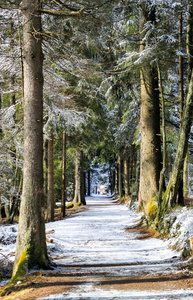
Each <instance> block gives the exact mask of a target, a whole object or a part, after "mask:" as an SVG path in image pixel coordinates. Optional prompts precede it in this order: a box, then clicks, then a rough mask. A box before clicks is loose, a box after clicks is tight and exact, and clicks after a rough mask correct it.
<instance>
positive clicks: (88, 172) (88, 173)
mask: <svg viewBox="0 0 193 300" xmlns="http://www.w3.org/2000/svg"><path fill="white" fill-rule="evenodd" d="M87 175H88V196H90V183H91V181H90V169H89V170H88V171H87Z"/></svg>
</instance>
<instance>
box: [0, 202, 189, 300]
mask: <svg viewBox="0 0 193 300" xmlns="http://www.w3.org/2000/svg"><path fill="white" fill-rule="evenodd" d="M71 213H73V214H72V215H71V216H70V217H68V218H66V219H65V220H59V219H60V218H59V214H57V213H56V219H57V220H58V221H56V222H52V223H47V224H46V231H47V242H48V252H49V255H50V257H51V259H52V260H53V261H54V262H55V263H56V264H57V268H55V269H54V270H51V271H49V270H48V271H36V272H32V273H30V274H29V275H28V276H26V278H25V280H23V281H22V282H18V283H17V285H16V286H15V287H13V288H12V292H11V293H10V294H9V295H6V296H4V297H2V299H5V300H11V299H14V300H25V299H26V300H32V299H40V298H41V299H44V300H46V299H92V300H96V299H132V300H134V299H141V300H142V299H193V276H192V271H191V269H190V267H191V264H189V263H188V264H187V263H186V262H185V261H183V260H182V258H181V253H180V252H177V251H175V250H172V249H170V248H169V241H168V240H162V239H160V238H159V237H158V236H156V235H155V233H154V232H153V231H151V230H147V228H145V227H142V226H139V221H140V218H141V215H138V214H136V213H135V212H134V211H131V210H129V209H128V208H127V206H126V205H120V204H118V203H116V202H115V201H113V200H112V199H110V198H107V197H90V198H88V199H87V206H86V208H85V207H84V208H81V207H80V208H78V210H73V211H71ZM187 265H188V266H189V268H187ZM2 289H3V287H0V291H1V290H2Z"/></svg>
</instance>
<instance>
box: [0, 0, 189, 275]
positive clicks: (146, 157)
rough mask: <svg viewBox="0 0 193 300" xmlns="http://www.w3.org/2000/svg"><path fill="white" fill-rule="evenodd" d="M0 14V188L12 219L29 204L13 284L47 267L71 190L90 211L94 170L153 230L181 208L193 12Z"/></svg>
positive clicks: (91, 9)
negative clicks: (49, 227)
mask: <svg viewBox="0 0 193 300" xmlns="http://www.w3.org/2000/svg"><path fill="white" fill-rule="evenodd" d="M0 5H1V14H0V26H1V36H0V38H1V65H2V71H3V72H2V73H1V98H0V99H1V102H0V104H1V107H0V108H1V115H0V143H1V144H0V147H1V153H0V157H1V160H0V162H1V176H0V183H1V204H3V205H4V204H6V205H5V206H4V207H5V208H6V209H5V210H8V209H7V207H9V209H10V208H11V209H10V211H8V212H7V211H5V213H6V214H9V218H10V220H12V219H13V215H14V212H15V211H16V208H17V205H15V203H17V199H18V196H19V195H20V194H22V201H21V205H20V219H19V229H18V238H17V248H16V258H15V263H14V270H13V280H14V279H15V278H17V277H18V276H19V275H21V274H24V273H26V272H27V270H28V269H29V268H31V267H33V266H34V265H38V266H40V267H49V265H50V261H49V259H48V255H47V249H46V242H45V226H44V219H45V213H44V209H45V207H46V208H47V218H48V220H52V219H53V213H54V203H55V196H54V190H55V191H59V194H57V197H58V198H60V200H61V206H62V209H61V214H62V216H65V207H66V205H65V202H66V200H67V194H68V193H67V192H68V191H69V190H70V188H71V187H72V186H73V187H74V188H72V190H73V191H74V192H72V193H71V196H70V197H71V198H72V199H73V202H74V205H77V203H82V204H85V178H84V177H85V176H84V174H85V172H84V171H87V174H88V177H87V181H88V191H87V193H88V194H89V193H90V169H91V165H92V164H94V162H95V161H97V160H99V162H100V163H104V162H105V163H106V165H107V169H108V173H109V189H110V190H111V191H112V192H114V191H115V192H116V193H118V194H119V197H120V198H121V197H122V196H123V195H124V194H125V195H126V196H127V195H132V197H133V198H135V199H137V198H138V201H139V209H143V210H144V212H145V215H146V217H147V219H153V218H155V217H156V216H157V218H158V219H159V220H160V218H162V217H163V215H164V212H165V211H166V210H167V209H168V207H170V206H172V205H174V204H175V203H176V199H177V198H178V203H179V204H183V197H184V196H187V166H188V163H187V162H188V155H187V154H188V149H189V152H190V153H191V143H190V144H189V147H188V140H189V136H190V130H191V121H192V113H193V109H192V105H193V104H192V101H193V97H192V84H193V82H192V80H193V79H192V55H193V49H192V45H193V43H192V36H193V35H192V30H193V24H192V13H193V8H192V2H191V1H186V0H183V1H182V2H180V1H166V0H162V1H159V2H158V3H156V2H155V3H154V2H152V1H148V0H143V1H142V0H141V1H133V2H130V1H127V0H125V1H123V0H122V1H103V0H96V1H93V2H92V3H90V2H89V1H86V0H81V1H79V3H77V2H76V1H69V2H68V1H65V2H63V1H61V0H57V1H54V2H52V1H40V0H35V1H33V3H31V1H30V0H23V1H8V2H7V3H6V4H5V3H1V2H0ZM21 15H22V19H21ZM75 157H76V160H75V159H74V158H75ZM189 161H191V160H190V158H189ZM189 166H191V164H189ZM183 173H184V176H182V174H183ZM74 182H75V184H74ZM54 183H55V188H54ZM60 191H61V192H60ZM46 194H47V201H46V205H45V196H44V195H46ZM177 195H178V197H177ZM10 203H11V205H10Z"/></svg>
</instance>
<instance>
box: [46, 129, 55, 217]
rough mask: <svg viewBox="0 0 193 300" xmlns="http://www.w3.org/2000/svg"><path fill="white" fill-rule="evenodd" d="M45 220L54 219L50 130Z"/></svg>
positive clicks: (52, 139) (51, 138)
mask: <svg viewBox="0 0 193 300" xmlns="http://www.w3.org/2000/svg"><path fill="white" fill-rule="evenodd" d="M47 221H48V222H49V221H54V136H53V130H52V131H51V134H50V138H49V140H48V198H47Z"/></svg>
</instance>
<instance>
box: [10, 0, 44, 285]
mask: <svg viewBox="0 0 193 300" xmlns="http://www.w3.org/2000/svg"><path fill="white" fill-rule="evenodd" d="M40 3H41V1H40V0H34V1H31V0H24V1H23V5H22V12H23V39H24V97H25V104H24V169H23V192H22V201H21V207H20V217H19V226H18V235H17V243H16V254H15V262H14V268H13V275H12V281H15V280H17V279H18V278H21V277H22V276H24V275H25V274H26V273H27V271H28V270H29V269H31V268H33V267H34V266H39V267H43V268H46V267H48V266H49V260H48V256H47V247H46V238H45V223H44V195H43V74H42V64H43V54H42V46H41V42H42V37H41V34H40V32H41V13H40V8H41V7H40Z"/></svg>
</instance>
